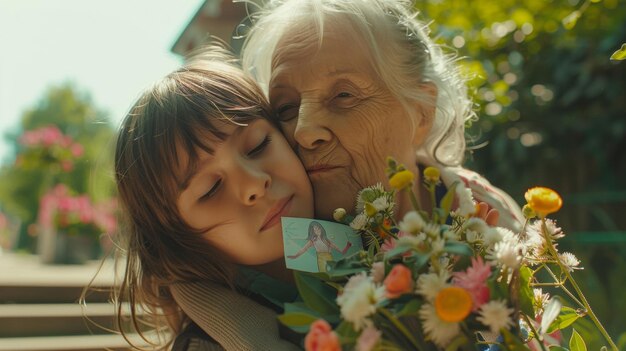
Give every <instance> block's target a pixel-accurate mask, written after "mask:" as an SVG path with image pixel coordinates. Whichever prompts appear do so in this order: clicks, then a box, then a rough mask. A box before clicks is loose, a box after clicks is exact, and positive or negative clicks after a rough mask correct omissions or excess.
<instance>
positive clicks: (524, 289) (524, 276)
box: [519, 266, 535, 316]
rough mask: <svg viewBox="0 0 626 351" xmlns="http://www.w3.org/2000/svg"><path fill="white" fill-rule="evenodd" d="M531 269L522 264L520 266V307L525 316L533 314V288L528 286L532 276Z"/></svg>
mask: <svg viewBox="0 0 626 351" xmlns="http://www.w3.org/2000/svg"><path fill="white" fill-rule="evenodd" d="M532 275H533V271H532V269H530V268H528V267H526V266H523V267H522V268H520V291H519V298H520V308H521V310H522V312H523V313H524V314H525V315H527V316H534V315H535V309H534V308H533V297H534V294H533V289H532V288H531V287H530V279H531V278H532Z"/></svg>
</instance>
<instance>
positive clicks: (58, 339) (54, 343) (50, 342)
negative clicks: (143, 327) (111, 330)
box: [0, 334, 148, 351]
mask: <svg viewBox="0 0 626 351" xmlns="http://www.w3.org/2000/svg"><path fill="white" fill-rule="evenodd" d="M131 340H133V341H134V342H135V343H136V345H137V346H141V347H147V346H148V344H147V343H146V342H141V340H140V338H139V336H137V335H132V336H131ZM130 349H131V348H130V346H129V345H128V343H127V342H126V340H124V338H123V337H122V336H121V335H116V334H109V335H78V336H47V337H41V336H40V337H24V338H0V351H77V350H81V351H95V350H98V351H101V350H115V351H118V350H119V351H121V350H130Z"/></svg>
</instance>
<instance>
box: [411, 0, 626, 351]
mask: <svg viewBox="0 0 626 351" xmlns="http://www.w3.org/2000/svg"><path fill="white" fill-rule="evenodd" d="M416 6H417V8H418V9H419V10H420V11H421V12H422V14H423V15H424V17H425V18H427V19H432V20H433V22H432V23H430V24H429V27H430V29H431V30H432V31H433V32H434V33H436V34H437V35H438V40H439V42H440V43H441V44H442V45H446V46H448V48H449V49H450V51H452V52H456V55H457V57H459V58H460V59H459V63H460V65H461V68H462V70H463V72H464V73H465V74H467V75H468V77H469V78H470V89H471V91H470V92H471V94H472V95H473V97H474V101H475V102H476V106H475V109H476V113H477V115H478V117H479V118H478V120H477V121H474V122H473V123H471V125H470V126H469V129H468V133H469V135H470V140H471V142H470V144H471V145H473V146H474V149H473V150H472V151H471V152H470V153H469V154H468V159H467V164H468V166H469V167H470V168H473V169H476V170H477V171H479V172H480V173H482V174H485V175H486V176H487V178H488V179H489V180H490V181H491V182H492V183H494V184H495V185H497V186H499V187H501V188H503V189H504V190H506V191H507V192H508V193H509V194H511V195H512V196H514V197H515V198H516V200H518V202H520V203H521V202H522V201H523V198H522V196H523V194H524V192H525V190H526V189H528V188H529V187H532V186H535V185H543V186H549V187H551V188H553V189H555V190H557V191H558V192H560V193H561V194H562V195H563V197H564V200H565V202H564V207H563V209H562V211H561V212H559V213H558V214H557V215H556V216H555V217H556V218H557V219H558V220H559V224H560V226H562V227H563V228H564V230H565V232H566V233H568V234H569V236H568V238H569V242H567V243H564V245H563V247H562V249H564V250H567V249H569V250H573V252H576V254H577V255H579V257H580V258H581V259H582V261H583V263H584V264H585V266H587V269H585V270H584V271H582V272H580V273H579V274H580V275H581V276H582V278H583V279H582V280H584V281H585V282H584V284H585V285H586V289H585V291H586V292H588V294H589V297H590V298H591V299H592V300H593V303H592V305H593V306H594V309H596V312H599V314H600V315H601V316H602V319H603V320H604V321H606V323H607V324H608V325H609V328H610V329H611V332H612V333H613V334H614V335H616V336H617V335H618V334H617V333H619V332H623V331H624V330H623V316H624V315H625V314H626V303H624V302H623V301H622V299H621V298H619V297H618V295H619V294H620V293H619V291H622V290H623V289H624V288H625V286H624V282H623V279H622V278H620V274H622V275H623V273H622V272H623V267H624V266H625V265H626V260H624V259H623V252H624V250H626V235H624V233H625V232H626V217H625V216H624V215H623V213H624V211H626V153H625V152H624V150H626V119H625V118H624V117H626V113H625V111H626V84H625V82H626V65H625V62H623V61H611V60H610V57H611V55H612V54H613V53H614V52H615V51H616V50H618V49H619V48H620V47H621V46H622V44H623V43H626V2H625V1H620V0H567V1H556V0H484V1H463V0H445V1H441V0H438V1H418V2H417V4H416ZM470 149H472V147H470ZM590 244H591V246H590ZM619 296H621V295H619ZM580 328H581V329H584V326H580ZM616 339H617V337H616ZM592 348H593V347H592ZM598 348H599V346H598Z"/></svg>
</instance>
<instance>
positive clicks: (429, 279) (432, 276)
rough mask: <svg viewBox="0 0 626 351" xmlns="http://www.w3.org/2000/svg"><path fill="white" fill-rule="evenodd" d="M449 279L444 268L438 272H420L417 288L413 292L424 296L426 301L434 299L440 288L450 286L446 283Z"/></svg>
mask: <svg viewBox="0 0 626 351" xmlns="http://www.w3.org/2000/svg"><path fill="white" fill-rule="evenodd" d="M449 279H450V274H449V273H448V271H446V270H444V271H442V272H440V273H439V274H437V273H426V274H422V275H420V276H419V278H417V288H416V289H415V292H416V293H418V294H420V295H422V296H424V298H426V300H428V301H434V300H435V297H437V294H438V293H439V291H441V289H443V288H446V287H448V286H450V284H449V283H448V280H449Z"/></svg>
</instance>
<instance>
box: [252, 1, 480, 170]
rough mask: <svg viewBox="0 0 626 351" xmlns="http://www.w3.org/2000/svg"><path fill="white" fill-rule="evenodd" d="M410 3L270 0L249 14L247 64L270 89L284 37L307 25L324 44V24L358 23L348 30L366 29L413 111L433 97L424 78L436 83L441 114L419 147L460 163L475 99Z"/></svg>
mask: <svg viewBox="0 0 626 351" xmlns="http://www.w3.org/2000/svg"><path fill="white" fill-rule="evenodd" d="M412 5H413V4H412V2H411V1H410V0H268V1H267V2H266V5H265V6H264V8H263V9H261V10H260V11H257V12H255V13H254V14H252V15H251V16H252V17H251V21H252V23H253V25H252V28H251V29H250V31H249V32H248V33H247V37H246V40H245V42H244V46H243V51H242V56H243V61H242V64H243V68H244V70H246V71H247V72H249V73H250V74H252V75H253V76H254V77H255V79H256V80H257V82H258V83H259V84H260V85H261V87H262V89H263V91H264V92H265V93H266V94H267V93H268V87H269V83H270V78H271V74H272V72H271V70H272V60H274V59H275V57H274V56H275V51H276V47H277V44H278V42H279V41H280V40H281V38H283V37H284V36H286V35H289V34H290V33H291V32H294V29H295V28H298V27H297V26H302V25H303V24H305V25H307V24H308V26H307V27H306V28H307V30H310V31H311V33H307V34H308V35H310V37H309V38H315V39H317V40H318V45H321V43H322V40H323V33H324V24H325V23H329V24H330V23H334V22H331V21H341V23H343V24H348V25H349V27H348V28H351V29H352V30H351V31H350V32H351V33H346V35H350V34H352V35H354V34H356V35H361V36H362V39H363V41H364V43H365V44H366V45H367V47H368V48H369V52H370V54H371V55H370V56H371V57H370V59H371V62H372V66H373V67H374V69H375V70H376V72H377V73H378V75H379V77H380V79H381V80H382V81H383V82H384V83H385V85H386V86H387V88H388V89H389V90H390V91H391V92H392V94H394V95H395V96H396V97H397V98H398V100H400V101H401V102H402V103H403V105H404V106H405V108H406V109H407V111H408V113H411V114H415V113H416V111H415V109H414V107H411V104H410V102H414V101H417V102H420V103H425V104H432V103H433V101H431V100H432V98H431V97H430V96H431V95H430V94H428V92H427V91H425V89H424V83H427V82H431V83H433V84H435V85H436V87H437V101H436V113H435V120H434V121H433V127H432V129H431V131H430V133H429V135H428V136H427V137H426V140H425V141H424V143H423V144H422V145H421V147H420V148H419V149H418V150H417V153H418V156H419V157H420V158H421V159H425V161H427V162H431V163H439V164H444V165H459V164H461V163H462V162H463V158H464V155H465V134H464V127H465V122H466V121H467V120H468V119H471V118H473V116H474V113H473V111H472V103H471V101H470V100H469V98H468V96H467V88H466V86H465V81H464V80H463V79H461V77H460V75H459V73H458V69H457V66H456V65H455V64H454V62H453V60H454V57H451V56H447V55H444V54H443V53H442V50H441V48H440V47H439V46H437V45H435V44H434V43H433V41H432V40H431V39H430V38H429V36H428V28H427V26H426V25H425V24H424V23H422V22H420V21H419V20H418V19H417V13H416V12H414V11H413V10H412V8H413V6H412ZM293 49H294V50H297V49H296V48H293ZM289 50H291V49H289ZM413 106H414V105H413Z"/></svg>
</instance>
